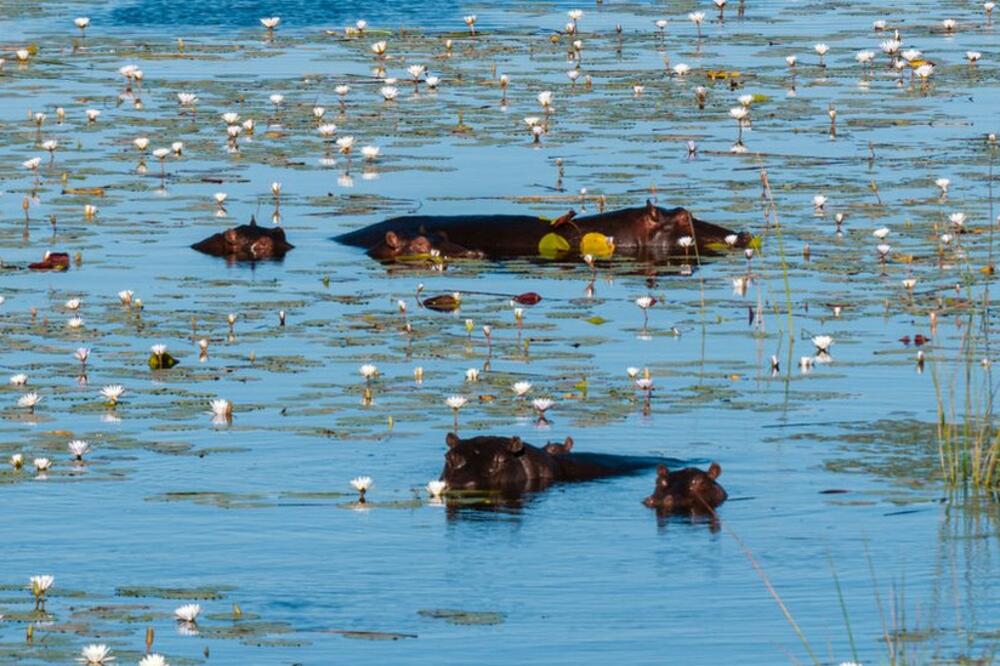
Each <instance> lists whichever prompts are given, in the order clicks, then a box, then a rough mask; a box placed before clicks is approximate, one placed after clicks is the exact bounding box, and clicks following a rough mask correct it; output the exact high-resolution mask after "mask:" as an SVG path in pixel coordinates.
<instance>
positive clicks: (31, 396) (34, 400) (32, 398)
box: [17, 392, 42, 409]
mask: <svg viewBox="0 0 1000 666" xmlns="http://www.w3.org/2000/svg"><path fill="white" fill-rule="evenodd" d="M41 401H42V396H40V395H38V394H37V393H35V392H31V393H25V394H24V395H22V396H21V397H20V398H18V399H17V406H18V407H23V408H25V409H34V408H35V405H37V404H38V403H40V402H41Z"/></svg>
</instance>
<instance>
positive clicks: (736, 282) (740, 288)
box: [733, 276, 750, 296]
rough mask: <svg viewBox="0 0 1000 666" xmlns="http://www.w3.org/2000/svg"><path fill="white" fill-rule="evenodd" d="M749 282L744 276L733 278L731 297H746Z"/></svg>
mask: <svg viewBox="0 0 1000 666" xmlns="http://www.w3.org/2000/svg"><path fill="white" fill-rule="evenodd" d="M749 284H750V280H749V278H747V277H746V276H740V277H735V278H733V295H734V296H746V295H747V286H749Z"/></svg>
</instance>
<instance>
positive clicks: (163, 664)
mask: <svg viewBox="0 0 1000 666" xmlns="http://www.w3.org/2000/svg"><path fill="white" fill-rule="evenodd" d="M139 666H170V664H168V663H167V660H166V659H164V658H163V656H161V655H158V654H147V655H146V656H145V657H143V658H142V659H141V660H140V661H139Z"/></svg>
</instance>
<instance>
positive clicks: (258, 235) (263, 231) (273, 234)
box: [191, 218, 295, 261]
mask: <svg viewBox="0 0 1000 666" xmlns="http://www.w3.org/2000/svg"><path fill="white" fill-rule="evenodd" d="M191 247H192V248H194V249H195V250H198V251H199V252H203V253H205V254H210V255H212V256H213V257H225V258H226V259H228V260H230V261H262V260H266V259H281V258H283V257H284V256H285V253H287V252H288V251H289V250H291V249H292V248H293V247H295V246H294V245H292V244H291V243H289V242H288V241H287V240H285V230H284V229H282V228H281V227H272V228H270V229H267V228H264V227H259V226H257V221H256V220H255V219H253V218H251V219H250V224H241V225H240V226H238V227H232V228H230V229H226V230H225V231H223V232H221V233H218V234H213V235H211V236H209V237H208V238H206V239H205V240H203V241H200V242H198V243H195V244H194V245H192V246H191Z"/></svg>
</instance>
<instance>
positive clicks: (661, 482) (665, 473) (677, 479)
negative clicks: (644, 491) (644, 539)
mask: <svg viewBox="0 0 1000 666" xmlns="http://www.w3.org/2000/svg"><path fill="white" fill-rule="evenodd" d="M720 474H722V468H721V467H720V466H719V464H718V463H712V464H711V465H709V467H708V471H707V472H703V471H702V470H700V469H698V468H696V467H686V468H684V469H680V470H677V471H676V472H671V471H669V470H668V469H667V467H666V466H665V465H659V466H657V468H656V485H655V486H654V487H653V494H652V495H650V496H649V497H647V498H646V499H645V500H643V502H642V503H643V504H645V505H646V506H648V507H650V508H655V509H656V510H657V511H658V512H664V513H690V514H694V515H711V514H714V513H715V508H716V507H718V506H719V505H720V504H722V503H723V502H725V501H726V498H727V497H728V495H727V494H726V491H725V489H724V488H723V487H722V486H720V485H719V484H718V483H717V482H716V479H717V478H719V475H720Z"/></svg>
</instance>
